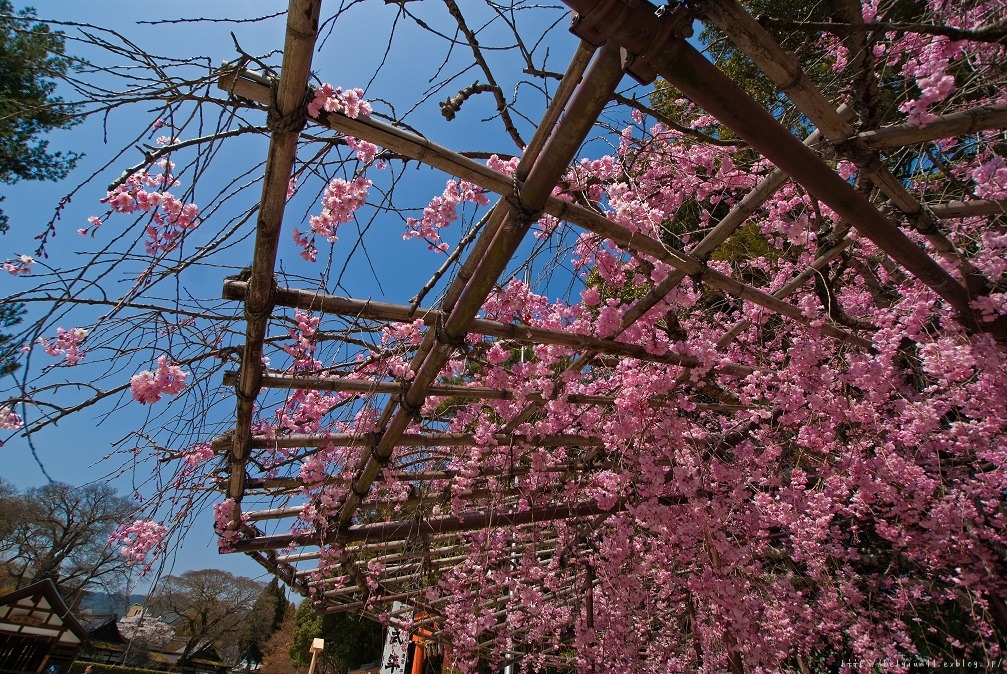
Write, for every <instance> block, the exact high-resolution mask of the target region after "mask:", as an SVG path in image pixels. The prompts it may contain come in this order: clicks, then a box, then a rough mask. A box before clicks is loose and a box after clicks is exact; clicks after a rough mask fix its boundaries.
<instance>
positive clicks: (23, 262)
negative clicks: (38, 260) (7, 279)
mask: <svg viewBox="0 0 1007 674" xmlns="http://www.w3.org/2000/svg"><path fill="white" fill-rule="evenodd" d="M33 264H35V258H33V257H32V256H31V255H18V256H17V257H16V258H14V259H13V260H7V261H6V262H4V263H3V268H4V271H6V272H7V273H8V274H10V275H11V276H27V275H28V274H30V273H31V266H32V265H33Z"/></svg>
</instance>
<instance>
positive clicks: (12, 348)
mask: <svg viewBox="0 0 1007 674" xmlns="http://www.w3.org/2000/svg"><path fill="white" fill-rule="evenodd" d="M22 319H24V305H23V304H21V303H20V302H4V303H2V304H0V328H12V327H14V326H15V325H18V324H19V323H20V322H21V321H22ZM19 348H20V344H18V342H17V341H15V339H14V336H13V335H10V334H8V333H6V332H0V376H3V375H7V374H10V373H12V372H14V371H15V370H17V369H18V368H19V367H20V366H21V364H20V363H18V362H17V354H18V350H19Z"/></svg>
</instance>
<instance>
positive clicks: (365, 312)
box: [224, 281, 753, 392]
mask: <svg viewBox="0 0 1007 674" xmlns="http://www.w3.org/2000/svg"><path fill="white" fill-rule="evenodd" d="M247 287H248V284H246V283H244V282H243V281H225V282H224V299H230V300H240V299H242V298H244V296H245V294H246V293H247ZM276 304H278V305H280V306H287V307H295V308H298V309H307V310H310V311H321V312H324V313H328V314H337V315H340V316H352V317H354V318H357V319H364V320H368V319H370V320H382V321H398V322H412V321H415V320H422V321H423V323H424V324H425V325H426V326H428V327H432V328H438V327H440V326H441V325H443V324H444V322H445V321H446V320H447V319H448V317H447V315H446V314H445V313H444V312H441V311H437V310H435V309H422V308H416V309H413V308H412V307H409V306H407V305H400V304H388V303H386V302H372V301H370V300H356V299H350V298H348V297H338V296H336V295H328V294H324V293H319V292H313V291H309V290H294V289H291V288H280V289H277V291H276ZM469 332H474V333H478V334H482V335H489V336H491V337H499V338H501V339H506V340H508V341H511V342H517V343H519V344H533V345H534V344H552V345H556V346H565V347H568V348H571V349H576V350H580V351H588V350H590V351H593V352H595V353H600V354H604V355H611V356H619V357H624V358H635V359H636V360H641V361H644V362H656V363H667V364H669V365H678V366H680V367H687V368H695V367H700V366H701V365H702V363H701V361H700V360H699V359H698V358H695V357H694V356H689V355H683V354H677V353H671V352H669V353H663V354H655V353H652V352H650V351H648V350H647V349H646V348H644V347H642V346H637V345H636V344H627V343H625V342H616V341H614V340H611V339H600V338H598V337H593V336H591V335H580V334H577V333H573V332H563V331H560V330H549V329H546V328H539V327H534V326H531V325H526V324H523V323H501V322H499V321H491V320H487V319H483V318H477V319H473V320H472V321H471V322H470V323H469ZM717 369H718V370H719V371H721V372H723V373H724V374H731V375H736V376H739V377H745V376H747V375H749V374H751V373H752V372H753V369H752V368H750V367H748V366H745V365H731V364H727V365H721V366H718V367H717ZM400 392H401V391H400Z"/></svg>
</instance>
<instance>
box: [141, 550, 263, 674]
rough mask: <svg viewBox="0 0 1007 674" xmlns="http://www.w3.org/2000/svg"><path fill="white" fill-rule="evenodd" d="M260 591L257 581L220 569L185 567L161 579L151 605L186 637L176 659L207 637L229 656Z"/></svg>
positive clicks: (197, 647) (194, 648) (207, 639)
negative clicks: (180, 571)
mask: <svg viewBox="0 0 1007 674" xmlns="http://www.w3.org/2000/svg"><path fill="white" fill-rule="evenodd" d="M261 591H262V584H261V583H258V582H256V581H254V580H252V579H251V578H245V577H244V576H235V575H233V574H231V573H228V572H227V571H221V570H220V569H202V570H198V571H186V572H185V573H183V574H181V575H179V576H168V577H167V578H165V579H164V582H163V584H162V586H161V592H160V594H159V595H158V596H157V597H156V598H155V599H154V601H153V605H152V608H154V609H155V610H156V611H157V612H158V613H161V614H162V616H163V617H164V619H166V620H169V621H172V623H173V624H174V626H175V631H176V633H177V634H178V635H179V636H181V637H184V638H185V639H186V640H187V641H186V644H185V648H184V649H183V651H182V655H181V657H180V658H179V660H180V661H182V662H184V661H185V660H186V659H187V658H188V657H189V656H190V655H191V654H192V653H194V652H196V651H197V650H198V649H199V647H200V646H201V645H203V644H205V643H206V642H208V641H209V642H211V643H213V644H214V646H215V647H216V648H217V651H218V652H219V653H221V655H225V656H228V655H230V656H232V657H233V656H236V655H237V644H238V641H239V637H240V635H241V631H242V629H243V627H244V624H245V621H246V620H247V618H248V616H249V614H250V613H251V611H252V607H253V605H254V604H255V599H256V598H257V597H258V596H259V593H260V592H261Z"/></svg>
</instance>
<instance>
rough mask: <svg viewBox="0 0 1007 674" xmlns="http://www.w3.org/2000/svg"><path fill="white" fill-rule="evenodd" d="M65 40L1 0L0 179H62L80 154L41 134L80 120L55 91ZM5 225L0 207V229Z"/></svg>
mask: <svg viewBox="0 0 1007 674" xmlns="http://www.w3.org/2000/svg"><path fill="white" fill-rule="evenodd" d="M64 46H65V39H64V36H63V34H62V33H61V32H59V31H53V30H50V29H49V26H47V25H45V24H44V23H40V22H38V21H36V20H35V10H34V9H32V8H30V7H27V8H25V9H22V10H20V11H17V12H15V10H14V7H13V6H12V5H11V3H10V2H9V0H0V183H3V184H6V185H10V184H13V183H16V182H18V181H19V180H60V179H62V178H63V177H65V176H66V174H67V173H68V172H69V171H70V170H71V169H72V168H73V167H74V164H75V163H76V162H77V160H78V159H79V158H80V155H79V154H77V153H75V152H70V153H63V152H50V151H49V142H48V141H47V140H46V139H45V138H44V136H45V134H47V133H49V132H50V131H53V130H55V129H67V128H69V127H71V126H73V125H74V124H76V123H77V122H79V121H80V119H79V118H78V117H76V116H75V115H74V112H75V111H74V107H73V106H72V105H69V104H67V103H66V102H65V101H63V99H62V98H60V97H59V96H55V95H53V92H54V91H55V89H56V83H57V81H58V80H59V79H60V78H61V77H64V76H65V75H66V73H67V70H69V69H71V60H70V58H68V57H67V56H66V55H65V52H64ZM2 200H3V196H0V201H2ZM8 227H9V225H8V220H7V216H6V215H5V214H4V213H3V211H0V232H6V231H7V229H8Z"/></svg>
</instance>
